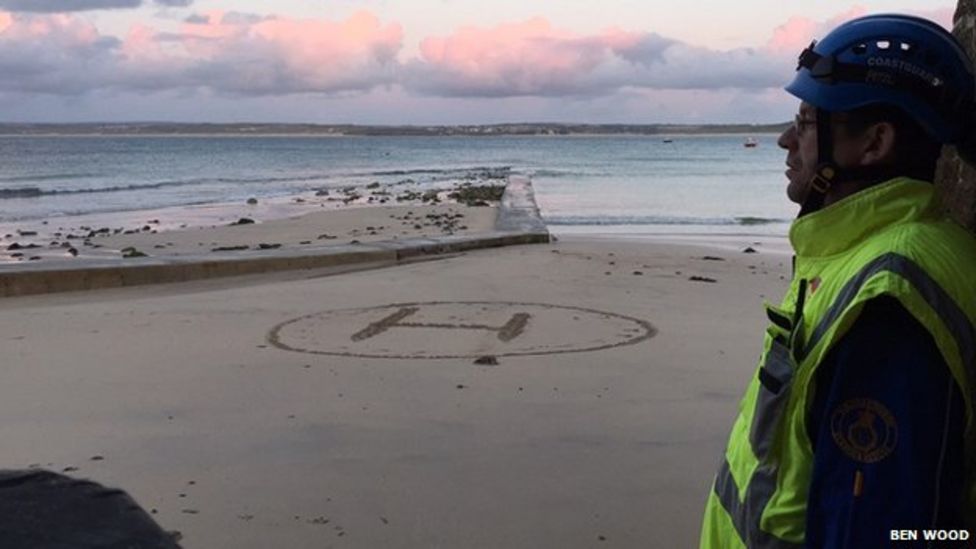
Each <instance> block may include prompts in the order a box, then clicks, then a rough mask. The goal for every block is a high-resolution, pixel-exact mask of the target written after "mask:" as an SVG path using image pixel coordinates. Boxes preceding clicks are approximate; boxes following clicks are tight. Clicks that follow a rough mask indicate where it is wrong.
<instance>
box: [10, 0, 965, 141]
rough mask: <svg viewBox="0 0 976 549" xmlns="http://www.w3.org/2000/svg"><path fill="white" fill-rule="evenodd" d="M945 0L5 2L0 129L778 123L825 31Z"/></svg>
mask: <svg viewBox="0 0 976 549" xmlns="http://www.w3.org/2000/svg"><path fill="white" fill-rule="evenodd" d="M954 9H955V2H954V1H952V0H949V1H945V0H864V1H861V2H859V3H852V2H849V1H842V0H818V1H817V2H809V1H807V2H797V1H793V0H775V1H774V0H737V1H736V2H730V1H727V0H726V1H718V0H695V1H680V0H670V1H667V2H664V1H660V0H601V1H594V0H493V1H491V2H485V1H483V0H482V1H475V0H409V1H408V0H359V1H354V0H275V1H273V2H272V1H269V0H0V74H2V75H3V77H2V78H0V121H4V122H126V121H132V122H135V121H174V122H294V123H322V124H348V123H352V124H395V125H399V124H411V125H441V124H493V123H505V122H568V123H594V124H612V123H629V124H654V123H683V124H699V123H772V122H782V121H785V120H788V119H790V118H792V115H793V113H794V112H795V110H796V105H797V101H796V100H795V99H794V98H792V97H791V96H789V95H788V94H787V93H786V92H784V91H783V90H782V87H783V85H785V84H786V83H787V82H789V80H790V79H791V78H792V75H793V71H794V69H795V66H796V56H797V54H798V53H799V52H800V50H802V49H803V48H804V47H805V46H806V45H807V44H809V42H810V41H811V40H812V39H814V38H820V37H822V36H823V35H824V34H826V33H827V32H829V30H830V29H831V28H832V27H834V26H836V25H837V24H839V23H841V22H843V21H845V20H848V19H851V18H853V17H857V16H860V15H867V14H871V13H891V12H900V13H912V14H915V15H921V16H924V17H928V18H929V19H933V20H935V21H937V22H939V23H940V24H942V25H943V26H946V27H947V28H951V24H952V14H953V11H954Z"/></svg>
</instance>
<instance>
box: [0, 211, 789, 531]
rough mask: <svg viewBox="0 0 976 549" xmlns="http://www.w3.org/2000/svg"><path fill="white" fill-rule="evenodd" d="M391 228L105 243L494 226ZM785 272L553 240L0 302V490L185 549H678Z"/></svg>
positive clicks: (738, 247) (719, 245)
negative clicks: (44, 488) (104, 489)
mask: <svg viewBox="0 0 976 549" xmlns="http://www.w3.org/2000/svg"><path fill="white" fill-rule="evenodd" d="M406 211H407V210H406V209H405V207H402V206H401V207H394V208H381V207H379V208H371V209H368V211H362V212H360V211H355V210H347V211H343V212H329V213H328V215H322V216H319V217H313V216H306V217H303V218H300V219H301V220H300V221H296V220H281V221H278V222H267V223H258V224H253V225H248V226H233V227H218V228H215V229H199V230H195V231H183V232H180V233H158V234H151V233H150V234H130V235H118V236H112V237H106V239H105V242H106V243H108V242H111V243H112V247H113V248H117V247H121V246H123V245H128V246H134V247H136V248H139V249H147V250H153V251H156V252H157V253H166V254H180V253H189V252H190V251H192V250H194V249H195V248H201V247H204V248H211V249H212V248H216V247H220V246H235V245H249V246H253V245H255V244H259V243H269V244H274V243H281V244H283V245H286V246H302V245H303V244H301V242H303V241H307V240H311V241H313V242H315V241H316V239H317V236H318V235H321V234H329V235H334V236H335V237H336V239H337V240H338V241H340V242H348V241H349V240H353V239H359V240H361V241H366V240H367V239H369V238H371V237H373V238H375V237H379V236H381V234H380V233H381V232H382V234H383V235H385V236H386V237H387V238H391V237H392V236H394V235H399V234H403V233H402V231H422V230H428V231H438V230H441V229H442V228H437V227H436V226H426V227H425V226H424V225H423V223H421V229H416V228H415V227H413V225H412V224H410V222H412V221H413V220H414V219H417V218H423V219H425V220H428V221H431V222H432V221H433V219H430V218H427V217H426V216H427V215H428V214H430V215H441V216H444V215H449V216H456V215H458V214H462V215H464V217H463V218H459V219H460V220H461V221H463V223H465V224H466V225H467V226H468V227H469V229H470V230H475V229H479V228H480V227H483V226H484V225H485V224H486V225H487V226H490V225H491V224H492V223H493V215H494V213H493V211H494V209H493V208H468V209H463V208H462V207H459V206H456V205H455V206H452V205H441V206H436V207H434V209H433V210H427V209H423V208H418V207H412V211H413V215H412V216H411V218H412V219H404V218H405V213H406ZM440 219H441V220H443V219H445V218H443V217H442V218H440ZM405 222H406V223H405ZM369 226H372V227H374V229H373V230H374V231H376V232H377V233H378V234H376V235H371V234H368V233H369V230H368V227H369ZM379 226H383V227H384V229H381V230H380V229H376V227H379ZM269 229H274V230H273V231H269ZM353 230H358V231H359V233H358V234H353V233H352V231H353ZM168 242H172V244H167V243H168ZM201 243H202V245H201ZM157 245H165V247H164V248H156V246H157ZM746 248H752V249H753V250H754V251H755V252H756V253H744V252H743V251H744V250H745V249H746ZM784 250H785V245H784V242H783V240H782V239H778V240H777V239H769V238H768V237H767V238H765V239H759V238H753V237H749V236H747V235H740V236H733V237H725V238H715V237H708V236H705V237H696V238H667V237H662V238H658V239H657V240H647V239H625V238H619V237H615V238H596V237H591V238H588V237H583V236H579V235H571V236H569V235H567V236H564V237H561V238H559V240H558V241H557V242H554V243H552V244H536V245H526V246H513V247H506V248H499V249H492V250H479V251H470V252H465V253H461V254H452V255H448V256H437V257H435V258H432V259H429V260H425V261H421V262H417V263H411V264H404V265H399V266H396V267H391V268H385V269H373V270H363V271H359V272H350V273H345V274H333V275H331V276H325V274H326V273H325V272H319V271H288V272H281V273H272V274H265V275H254V276H246V277H235V278H228V279H215V280H203V281H196V282H187V283H180V284H166V285H157V286H139V287H133V288H119V289H111V290H98V291H90V292H74V293H66V294H50V295H38V296H27V297H15V298H7V299H0V334H3V335H0V342H2V343H0V344H2V347H3V349H4V355H5V357H6V360H4V374H3V386H4V389H3V398H2V399H0V412H2V414H3V415H4V417H5V421H4V423H3V424H2V426H0V436H2V437H3V440H4V442H5V444H4V445H3V447H2V449H0V463H2V465H3V467H6V468H26V467H42V468H47V469H51V470H54V471H66V472H67V474H70V475H72V476H76V477H79V478H90V479H93V480H96V481H98V482H101V483H104V484H107V485H110V486H117V487H121V488H123V489H125V490H127V491H129V493H130V494H132V495H133V497H134V498H135V499H136V500H137V501H138V502H139V503H140V504H141V505H142V506H143V507H145V508H146V509H147V510H149V511H150V512H151V513H152V516H153V517H154V518H155V519H156V520H157V521H158V522H159V524H160V525H161V526H163V527H164V528H165V529H166V530H170V531H178V532H179V535H180V537H181V541H180V543H181V544H183V545H184V546H185V547H205V548H209V547H244V548H247V547H254V548H259V547H269V546H278V547H289V548H291V547H298V548H303V547H310V548H311V547H526V548H529V547H581V548H582V547H600V546H607V547H610V546H613V547H666V548H672V547H689V546H692V545H694V543H695V542H696V540H697V531H698V525H699V519H700V512H701V508H702V504H703V502H704V500H705V496H706V492H707V490H708V486H709V484H710V481H711V476H712V474H713V472H714V468H715V465H716V463H717V460H718V457H719V455H720V452H721V448H722V446H723V444H724V441H725V438H726V436H727V432H728V429H729V428H730V425H731V421H732V419H733V415H734V411H735V407H736V404H737V401H738V398H739V397H740V394H741V391H742V390H743V388H744V387H745V385H746V383H747V382H748V379H749V376H750V375H751V372H752V371H753V367H754V363H755V359H756V356H757V353H758V352H759V346H760V335H761V333H762V332H761V330H762V326H763V320H764V319H763V315H762V308H761V304H762V301H763V299H776V298H777V297H778V296H779V295H780V294H781V293H782V292H783V290H784V289H785V287H786V284H787V281H786V279H787V278H788V274H789V256H788V255H786V254H785V253H784Z"/></svg>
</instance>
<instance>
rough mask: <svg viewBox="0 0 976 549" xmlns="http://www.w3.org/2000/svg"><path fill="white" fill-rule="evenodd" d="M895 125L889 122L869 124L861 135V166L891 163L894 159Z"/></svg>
mask: <svg viewBox="0 0 976 549" xmlns="http://www.w3.org/2000/svg"><path fill="white" fill-rule="evenodd" d="M895 138H896V131H895V125H894V124H892V123H890V122H878V123H877V124H871V125H870V126H868V127H867V129H865V130H864V133H863V134H862V135H861V160H860V165H861V166H877V165H881V164H891V163H893V162H894V161H895Z"/></svg>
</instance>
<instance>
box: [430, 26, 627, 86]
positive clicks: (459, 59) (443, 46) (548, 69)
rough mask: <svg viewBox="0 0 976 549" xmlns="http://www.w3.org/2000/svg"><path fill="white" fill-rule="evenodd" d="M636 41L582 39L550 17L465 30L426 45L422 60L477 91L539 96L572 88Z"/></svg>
mask: <svg viewBox="0 0 976 549" xmlns="http://www.w3.org/2000/svg"><path fill="white" fill-rule="evenodd" d="M633 41H636V37H635V38H633V39H630V38H628V36H625V33H621V32H619V31H612V32H609V33H606V34H603V35H596V36H592V37H580V36H578V35H575V34H573V33H570V32H568V31H564V30H559V29H555V28H553V27H552V25H551V24H550V23H549V21H547V20H546V19H544V18H541V17H536V18H533V19H530V20H528V21H524V22H521V23H506V24H502V25H498V26H496V27H493V28H479V27H473V26H465V27H461V28H459V29H458V30H457V31H455V33H454V34H453V35H451V36H448V37H434V38H427V39H425V40H423V41H422V42H421V43H420V52H421V57H422V62H423V64H424V65H425V66H427V67H431V68H436V71H437V72H439V73H440V74H441V75H442V76H444V77H448V78H457V79H458V82H459V83H465V85H468V86H472V87H475V88H483V89H485V90H490V89H491V88H496V89H498V90H499V91H503V92H505V93H508V92H515V93H533V92H536V91H539V90H541V89H543V88H547V87H553V86H556V87H558V86H560V85H571V84H572V82H573V81H575V80H576V79H577V77H578V76H579V75H580V74H586V73H588V72H590V71H592V70H593V69H594V68H596V67H597V66H598V65H599V64H600V63H601V62H603V61H605V60H606V58H607V56H608V55H609V51H610V49H611V48H612V47H613V46H614V45H619V44H621V43H630V42H633Z"/></svg>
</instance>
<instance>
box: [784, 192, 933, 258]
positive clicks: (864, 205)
mask: <svg viewBox="0 0 976 549" xmlns="http://www.w3.org/2000/svg"><path fill="white" fill-rule="evenodd" d="M937 212H938V204H937V200H936V197H935V189H934V187H933V186H932V184H931V183H928V182H925V181H919V180H917V179H910V178H907V177H898V178H895V179H892V180H890V181H886V182H884V183H881V184H880V185H875V186H873V187H870V188H868V189H865V190H863V191H859V192H856V193H854V194H852V195H850V196H847V197H845V198H843V199H841V200H839V201H837V202H835V203H833V204H831V205H829V206H827V207H825V208H823V209H822V210H819V211H817V212H814V213H812V214H809V215H805V216H803V217H801V218H799V219H797V220H796V221H794V222H793V225H792V226H790V243H791V244H792V245H793V249H794V250H795V251H796V254H797V256H799V257H825V256H830V255H834V254H839V253H842V252H846V251H848V250H850V249H851V248H853V247H855V246H857V245H858V244H859V243H861V242H863V241H864V240H866V239H867V238H868V237H870V236H872V235H874V234H876V233H878V232H880V231H881V230H883V229H885V228H887V227H889V226H892V225H896V224H902V223H909V222H912V221H917V220H920V219H925V218H932V217H934V216H936V215H937Z"/></svg>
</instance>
